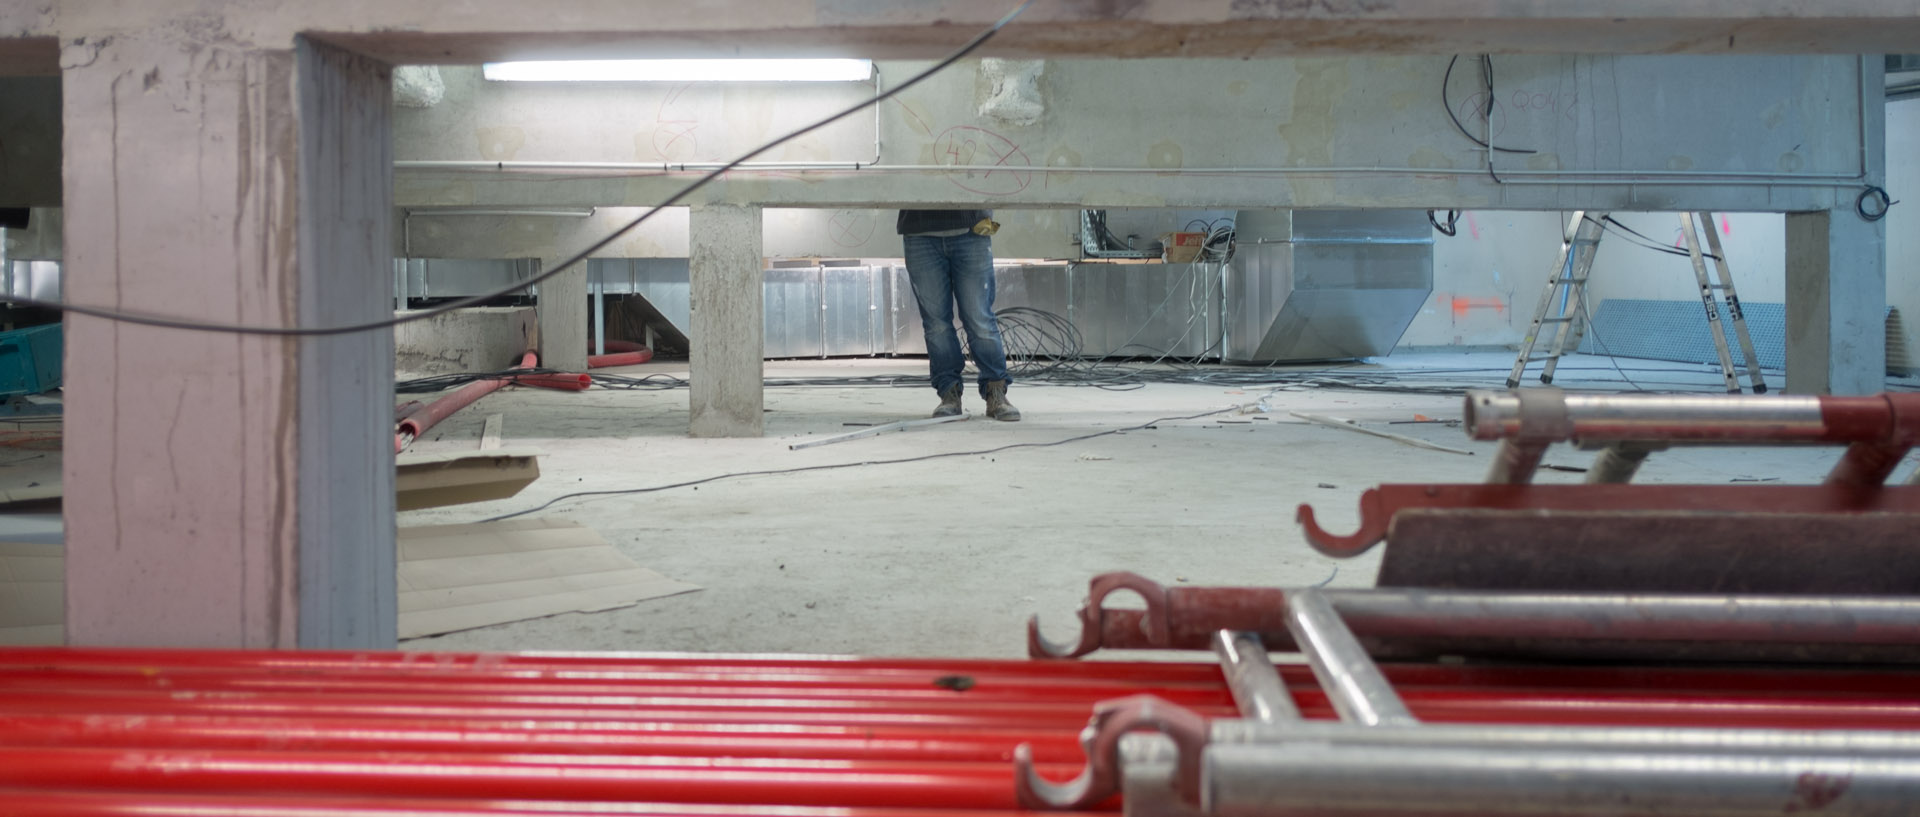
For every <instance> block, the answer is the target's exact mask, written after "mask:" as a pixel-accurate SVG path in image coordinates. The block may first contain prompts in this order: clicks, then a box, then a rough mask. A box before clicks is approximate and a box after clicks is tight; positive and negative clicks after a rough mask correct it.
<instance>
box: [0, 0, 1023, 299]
mask: <svg viewBox="0 0 1920 817" xmlns="http://www.w3.org/2000/svg"><path fill="white" fill-rule="evenodd" d="M1034 2H1035V0H1025V1H1024V2H1022V3H1021V4H1020V5H1019V6H1017V7H1015V8H1014V9H1013V10H1012V11H1010V12H1007V14H1006V16H1003V17H1001V18H1000V19H999V20H998V21H996V22H995V23H994V24H993V25H991V26H989V27H987V29H986V30H985V31H982V32H980V33H979V34H976V35H974V37H973V39H971V40H968V41H967V43H966V44H965V45H962V46H961V47H960V48H959V49H958V50H956V51H954V52H953V53H952V54H949V55H948V56H947V57H946V58H945V59H942V60H940V61H939V62H937V63H934V64H933V66H932V67H930V68H927V69H926V70H924V71H921V72H920V73H918V74H914V75H913V76H911V77H909V78H907V80H906V81H905V82H902V83H900V84H898V85H895V86H893V87H891V88H888V89H887V90H885V91H884V92H881V93H879V94H876V95H874V96H872V97H870V98H867V99H865V100H862V101H860V102H859V103H857V104H855V105H853V106H852V107H849V108H846V109H844V110H841V111H840V112H838V113H835V114H833V115H831V116H828V117H826V118H824V119H820V120H817V121H815V122H813V123H812V124H809V125H806V126H805V127H802V128H800V129H798V130H794V131H790V132H788V133H786V134H785V135H782V136H780V137H778V138H775V139H773V140H772V141H769V142H767V143H766V144H763V145H761V146H759V147H757V148H754V149H753V150H750V151H748V152H746V153H743V154H741V155H740V156H738V157H736V158H734V159H733V160H731V161H729V162H727V163H726V164H724V165H721V166H720V167H719V168H716V169H714V170H713V171H711V172H709V173H707V174H706V175H703V176H701V177H700V178H698V179H696V180H694V182H693V183H692V184H689V185H687V186H686V187H682V188H680V190H679V192H676V193H674V194H673V195H672V196H669V197H667V199H666V200H665V201H662V202H661V203H659V204H657V205H654V206H653V207H651V208H649V209H648V210H647V212H645V213H642V214H640V216H639V217H637V218H635V219H634V220H632V221H629V222H627V224H626V226H623V227H621V228H619V229H617V230H614V231H613V232H612V233H610V234H608V235H607V236H606V237H605V238H602V239H600V240H598V241H595V242H594V243H593V244H591V245H589V246H588V247H587V248H586V249H583V250H581V251H579V252H577V253H575V254H573V255H572V256H570V257H568V258H567V259H566V260H564V261H561V262H560V263H558V264H556V265H554V267H553V268H552V269H549V270H545V271H542V272H541V273H540V274H539V275H536V276H534V277H533V278H531V279H528V280H525V281H519V282H516V283H514V284H513V285H512V286H510V287H506V288H503V289H498V290H495V291H492V292H486V293H482V294H479V295H471V296H468V297H465V298H459V299H456V300H452V301H448V302H446V303H444V304H440V305H437V306H434V307H432V308H430V309H423V310H420V311H417V312H410V313H408V314H406V315H401V316H395V317H391V318H383V319H381V320H377V321H367V322H364V323H352V324H342V325H339V326H315V327H301V326H254V325H248V324H222V323H211V322H206V321H196V320H190V319H187V318H176V317H171V316H167V315H155V314H151V313H146V312H128V311H125V310H120V309H111V308H107V307H98V306H86V305H84V304H67V303H58V302H55V301H41V300H35V299H33V298H7V299H5V300H6V301H8V302H10V303H14V304H19V305H23V306H32V307H39V308H42V309H51V310H57V311H60V312H71V313H73V314H76V315H86V316H89V317H94V318H102V319H105V320H110V321H118V322H121V323H132V324H139V325H142V326H156V327H160V328H163V329H183V330H188V331H194V332H220V333H224V334H230V335H264V336H269V337H328V336H334V335H351V334H356V333H359V332H373V331H379V330H385V329H392V328H393V327H396V326H400V325H402V324H407V323H413V322H415V321H423V320H427V319H429V318H433V317H435V316H438V315H442V314H445V313H448V312H452V311H454V310H456V309H465V308H467V307H471V306H479V305H481V304H485V303H487V302H488V301H491V300H493V299H495V298H501V297H505V296H507V295H511V294H514V293H517V292H520V291H522V290H524V289H526V288H527V287H529V286H532V285H534V284H538V283H540V282H542V281H545V280H547V279H549V278H552V277H553V276H555V275H559V274H560V273H561V272H563V271H565V270H566V269H568V268H570V267H572V266H573V265H575V264H578V263H580V262H582V261H585V260H586V259H587V258H589V257H591V256H592V255H593V254H594V253H596V252H599V251H600V250H602V249H604V248H606V247H607V246H608V245H610V244H612V243H613V242H614V241H616V240H619V238H620V237H621V236H623V235H626V234H627V233H628V232H631V231H632V230H633V229H634V228H635V227H638V226H640V225H641V224H643V223H645V222H646V221H647V220H648V219H651V218H653V217H654V216H655V215H656V214H658V213H659V212H660V211H661V210H663V209H666V208H668V207H672V206H674V205H676V204H678V203H680V202H681V201H684V200H686V198H687V197H688V196H690V195H692V194H693V193H694V191H696V190H699V189H700V188H702V187H706V186H707V185H708V184H710V183H712V182H713V181H714V180H716V179H719V178H720V177H721V176H724V175H726V174H727V173H729V172H732V171H733V169H734V168H737V167H739V166H740V165H741V164H744V163H746V162H748V161H751V160H752V159H753V158H754V157H755V156H759V155H760V154H762V153H765V152H767V151H769V150H772V149H774V148H776V147H779V146H781V145H784V144H786V143H788V142H791V141H793V140H794V139H798V138H800V137H802V136H805V135H807V134H809V133H812V132H814V131H816V130H819V129H821V128H824V127H826V126H828V125H831V124H833V123H835V122H838V121H840V120H842V119H845V118H847V117H849V116H852V115H854V114H856V113H859V112H860V111H863V110H866V109H867V108H868V107H870V106H873V105H876V104H879V103H881V102H884V101H886V100H888V99H891V98H893V97H894V96H896V95H898V94H900V93H901V92H903V91H905V90H907V89H908V88H912V87H914V86H915V85H918V84H920V83H921V82H924V81H925V80H926V79H927V78H928V77H931V76H933V75H934V74H937V73H940V72H941V71H943V70H945V69H946V68H947V66H950V65H952V64H954V63H956V62H959V61H960V60H961V59H964V58H965V57H966V56H967V55H968V54H971V53H973V52H974V51H975V50H977V49H979V48H980V46H981V45H983V44H985V43H986V42H987V40H989V39H992V38H993V35H995V34H998V33H1000V30H1001V29H1002V28H1005V27H1006V26H1007V24H1008V23H1011V22H1013V20H1014V18H1015V17H1019V16H1020V14H1021V12H1024V11H1026V10H1027V7H1029V6H1031V5H1033V4H1034Z"/></svg>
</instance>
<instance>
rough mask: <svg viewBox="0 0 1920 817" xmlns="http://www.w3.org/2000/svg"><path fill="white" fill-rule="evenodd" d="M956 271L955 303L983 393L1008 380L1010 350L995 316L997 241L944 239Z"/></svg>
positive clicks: (970, 237) (975, 237) (966, 237)
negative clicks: (995, 383) (994, 242)
mask: <svg viewBox="0 0 1920 817" xmlns="http://www.w3.org/2000/svg"><path fill="white" fill-rule="evenodd" d="M942 240H944V241H946V242H948V243H947V261H948V264H949V266H950V268H951V269H952V282H953V300H954V301H955V303H957V304H959V307H960V325H961V326H962V327H964V328H965V329H966V330H967V349H968V350H969V351H971V352H972V353H973V365H974V368H976V369H978V370H979V372H980V390H981V391H980V393H981V394H982V395H985V394H986V384H988V383H991V382H994V381H1002V382H1004V381H1006V380H1007V349H1006V346H1005V345H1004V344H1002V343H1001V341H1000V322H999V320H997V319H995V318H994V316H993V240H992V239H990V238H987V237H986V236H983V235H971V234H969V235H962V236H955V237H953V238H948V239H942Z"/></svg>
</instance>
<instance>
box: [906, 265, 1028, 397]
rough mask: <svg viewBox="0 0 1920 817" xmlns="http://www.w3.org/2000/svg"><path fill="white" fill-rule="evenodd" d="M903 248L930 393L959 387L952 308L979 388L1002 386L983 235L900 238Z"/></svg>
mask: <svg viewBox="0 0 1920 817" xmlns="http://www.w3.org/2000/svg"><path fill="white" fill-rule="evenodd" d="M900 238H901V241H902V243H904V244H905V245H906V255H907V278H908V280H910V281H912V282H913V297H914V300H916V301H918V302H919V303H920V325H921V327H922V328H923V329H924V330H925V331H926V335H927V368H928V373H929V374H930V375H931V376H932V379H933V388H934V390H935V391H942V392H943V391H946V390H947V389H948V388H949V387H952V386H957V385H960V384H961V382H962V381H963V379H964V378H962V377H961V369H962V367H963V366H965V365H966V357H965V356H964V355H962V354H961V352H960V336H959V335H958V334H957V333H955V332H954V331H953V307H954V304H956V303H957V304H959V305H960V325H961V326H962V327H964V328H965V329H966V330H967V349H968V350H969V351H971V352H973V365H974V368H976V369H978V370H979V372H980V383H981V384H982V386H983V387H984V384H986V383H987V382H988V381H992V380H1007V379H1008V378H1007V349H1006V347H1005V346H1004V345H1002V344H1001V342H1000V322H999V321H997V320H995V319H994V317H993V239H991V238H988V237H986V236H983V235H974V234H972V233H968V234H966V235H957V236H952V237H946V238H943V237H939V236H926V235H908V236H901V237H900Z"/></svg>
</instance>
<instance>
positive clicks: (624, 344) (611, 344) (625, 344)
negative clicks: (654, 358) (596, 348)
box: [600, 340, 653, 354]
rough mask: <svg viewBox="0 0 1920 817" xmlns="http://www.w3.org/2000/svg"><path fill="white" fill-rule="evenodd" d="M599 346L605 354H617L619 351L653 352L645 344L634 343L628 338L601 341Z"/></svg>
mask: <svg viewBox="0 0 1920 817" xmlns="http://www.w3.org/2000/svg"><path fill="white" fill-rule="evenodd" d="M600 348H601V349H602V350H604V351H605V352H606V353H607V354H617V353H619V352H646V353H647V354H653V350H652V349H649V348H647V345H646V344H644V343H635V342H633V341H630V340H606V341H602V342H601V343H600Z"/></svg>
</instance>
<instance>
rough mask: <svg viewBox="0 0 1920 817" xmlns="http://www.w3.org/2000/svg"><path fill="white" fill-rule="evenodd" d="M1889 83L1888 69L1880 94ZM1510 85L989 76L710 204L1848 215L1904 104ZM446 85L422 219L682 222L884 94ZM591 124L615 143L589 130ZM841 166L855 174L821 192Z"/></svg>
mask: <svg viewBox="0 0 1920 817" xmlns="http://www.w3.org/2000/svg"><path fill="white" fill-rule="evenodd" d="M1863 62H1870V63H1874V66H1873V67H1874V68H1875V69H1876V71H1875V72H1874V73H1873V75H1872V77H1864V75H1863ZM1494 63H1495V65H1496V67H1497V72H1495V74H1494V75H1493V78H1494V81H1495V94H1494V97H1495V100H1496V102H1495V105H1494V107H1493V108H1492V109H1491V110H1489V111H1487V112H1486V113H1485V115H1484V116H1482V115H1481V114H1480V113H1478V112H1479V111H1481V110H1482V109H1481V107H1480V106H1482V105H1484V104H1486V103H1485V100H1486V95H1485V92H1484V90H1482V84H1481V83H1482V81H1483V77H1482V75H1481V73H1480V67H1479V65H1478V63H1477V61H1475V60H1471V59H1469V60H1466V61H1463V62H1460V63H1459V64H1458V65H1456V66H1455V67H1456V68H1458V69H1460V70H1456V71H1455V72H1454V73H1453V77H1452V82H1451V84H1450V87H1449V89H1448V90H1447V91H1446V99H1447V102H1448V103H1449V104H1450V105H1451V106H1452V107H1454V108H1456V109H1457V110H1456V113H1457V115H1459V116H1460V117H1461V119H1462V120H1463V124H1462V125H1461V126H1458V127H1457V126H1456V125H1455V123H1454V122H1453V121H1452V120H1451V119H1450V118H1449V117H1448V115H1447V109H1446V107H1443V106H1442V104H1441V100H1442V90H1441V88H1440V84H1441V83H1440V82H1439V78H1440V77H1441V76H1442V75H1444V74H1445V72H1446V71H1447V68H1448V65H1449V58H1447V57H1348V58H1331V59H1325V58H1323V59H1272V60H1165V61H1151V60H1120V59H1108V60H1056V61H1050V62H1049V63H1048V65H1047V68H1046V72H1045V74H1044V77H1043V80H1044V81H1043V86H1044V87H1043V89H1042V97H1043V98H1044V100H1045V101H1046V102H1047V105H1048V107H1047V115H1046V116H1044V117H1042V118H1041V119H1040V120H1039V121H1037V122H1032V123H1012V124H1004V123H1001V122H998V121H996V120H995V119H994V118H993V117H991V116H989V115H984V114H982V113H980V112H979V110H978V103H977V101H976V100H977V98H978V95H979V94H982V93H985V92H986V91H987V90H988V89H990V88H991V78H990V77H987V76H984V75H982V74H981V72H980V71H979V70H977V67H976V64H975V63H971V62H963V63H961V64H958V65H956V66H953V67H952V68H950V69H948V70H947V71H944V72H942V73H940V74H938V75H935V76H933V77H931V78H929V79H928V80H927V81H926V82H925V83H923V84H920V85H918V86H916V87H914V88H911V89H909V90H907V91H906V92H905V93H903V94H901V95H900V96H898V97H895V98H894V99H892V100H889V101H887V102H885V103H883V104H882V105H880V106H878V107H877V108H875V109H871V110H865V111H861V112H859V113H858V114H857V115H855V116H852V117H849V118H848V119H847V120H844V121H842V122H839V123H836V124H834V125H831V126H829V127H827V128H824V129H821V130H819V131H816V132H813V133H810V134H807V135H806V136H803V137H801V138H799V139H797V140H795V141H793V142H790V143H788V144H785V145H782V146H780V147H778V148H776V149H774V150H773V151H771V152H769V153H768V154H767V155H765V156H762V157H760V161H763V162H771V163H774V164H773V165H772V166H770V167H769V166H762V167H761V168H743V169H741V170H739V171H737V172H734V173H730V174H728V175H727V177H726V178H724V179H722V180H719V181H716V182H715V183H714V184H711V185H708V186H706V187H704V188H702V189H701V190H699V191H696V192H694V193H693V194H692V198H691V199H690V200H689V203H692V204H702V203H733V204H752V205H759V206H765V207H828V208H835V209H865V208H882V209H894V208H898V207H902V206H943V205H945V206H977V203H979V202H982V201H989V202H991V206H992V207H995V208H999V209H1011V208H1015V207H1043V208H1064V209H1074V208H1079V207H1153V208H1198V209H1215V208H1217V209H1243V208H1244V209H1255V208H1267V207H1279V208H1305V209H1320V208H1403V209H1429V208H1448V209H1505V210H1561V209H1579V208H1588V209H1606V210H1712V211H1716V212H1728V211H1732V212H1753V211H1772V212H1785V211H1794V210H1803V211H1804V210H1825V209H1829V208H1833V207H1838V206H1841V205H1842V204H1845V203H1850V202H1851V201H1852V197H1853V196H1855V195H1857V194H1858V193H1859V189H1860V185H1861V184H1862V183H1863V179H1864V176H1863V174H1862V161H1863V160H1862V144H1863V142H1864V141H1865V138H1866V137H1863V135H1862V131H1861V127H1860V126H1861V113H1860V112H1861V111H1862V110H1863V108H1865V109H1868V112H1869V114H1871V108H1873V107H1874V106H1876V105H1879V104H1880V103H1879V101H1878V100H1879V96H1878V94H1879V93H1880V88H1879V85H1880V84H1881V83H1882V82H1883V80H1881V79H1880V78H1879V76H1880V75H1879V73H1878V72H1877V67H1878V63H1879V60H1878V59H1869V60H1864V61H1863V60H1862V59H1861V58H1859V57H1809V56H1774V57H1753V56H1742V57H1696V56H1633V57H1612V56H1606V57H1584V56H1565V55H1555V56H1551V57H1503V58H1500V59H1498V60H1495V61H1494ZM924 67H925V64H924V63H901V62H888V63H882V64H881V65H880V73H881V77H882V79H883V80H884V83H885V84H886V85H888V86H889V87H891V86H896V85H898V84H899V83H900V82H902V81H903V80H904V79H906V78H907V77H908V76H909V75H910V74H913V73H916V72H918V71H919V70H921V69H923V68H924ZM442 73H443V76H444V77H445V79H446V83H447V96H446V101H445V102H443V103H442V104H441V105H438V106H435V107H434V108H430V109H409V110H404V111H402V112H401V113H400V114H399V115H398V117H397V119H398V122H397V124H396V139H397V144H398V155H399V157H400V158H401V160H402V166H401V170H400V174H399V177H398V180H397V187H396V196H397V197H398V198H399V199H400V200H401V201H402V202H404V203H406V204H407V205H409V206H415V205H420V206H426V205H432V204H435V203H446V204H465V205H472V204H480V205H483V206H485V205H494V206H505V205H535V204H540V205H572V206H581V205H642V204H648V203H651V202H657V201H662V200H665V199H666V198H668V197H669V196H671V195H673V194H674V193H676V192H678V191H679V190H680V189H681V188H682V187H683V186H685V185H686V184H688V183H689V182H690V181H691V180H692V179H693V178H694V177H695V175H696V174H697V172H698V170H699V169H700V168H699V167H695V168H692V169H683V168H682V167H681V166H680V165H679V164H678V163H682V162H713V161H717V160H722V159H725V158H728V157H730V156H733V155H736V154H738V153H740V152H743V151H745V150H747V149H749V148H751V147H753V146H756V145H758V144H761V143H763V142H765V141H766V140H768V139H772V138H774V137H776V136H779V135H781V134H783V133H786V132H787V131H789V130H791V129H793V128H796V127H799V126H801V125H802V124H805V123H806V122H808V121H809V120H810V119H811V118H813V117H815V116H819V115H822V114H824V113H825V112H827V111H831V110H837V109H839V108H841V107H843V106H846V105H850V104H853V103H855V102H857V101H859V100H861V99H863V98H865V97H866V96H867V95H869V94H871V93H872V88H871V87H869V86H866V85H863V84H859V83H841V84H824V83H823V84H820V85H818V86H811V85H810V86H809V87H807V88H803V89H777V90H776V89H755V88H744V87H741V88H680V87H677V86H671V85H662V86H660V87H651V86H647V87H639V86H634V87H628V86H627V85H624V84H619V83H599V84H585V85H579V86H575V87H569V88H568V89H566V93H564V94H559V93H555V94H533V93H529V92H528V91H527V90H526V89H525V88H524V87H521V85H520V84H517V83H503V82H489V81H485V80H483V79H481V77H480V72H479V71H478V70H477V69H472V68H457V69H447V70H445V71H443V72H442ZM1863 78H1864V79H1865V81H1863ZM602 86H605V87H602ZM1702 89H1712V90H1711V91H1706V90H1702ZM1869 96H1871V98H1872V100H1873V101H1872V102H1870V103H1867V104H1865V105H1863V104H1862V100H1863V99H1866V98H1868V97H1869ZM585 119H591V120H592V121H593V122H595V125H596V126H595V127H593V128H586V129H582V128H579V127H574V126H572V125H570V124H569V123H577V122H579V121H583V120H585ZM1489 120H1490V121H1489ZM1701 121H1712V122H1717V123H1722V125H1723V127H1720V128H1717V129H1713V128H1709V129H1702V128H1699V127H1697V124H1698V123H1699V122H1701ZM715 123H725V125H726V126H725V127H724V128H718V127H713V126H712V125H714V124H715ZM1461 127H1464V128H1466V129H1467V130H1468V131H1469V132H1470V133H1473V134H1478V135H1480V136H1484V134H1485V133H1486V129H1487V128H1489V127H1491V128H1492V130H1493V132H1494V133H1496V134H1497V136H1496V137H1495V139H1496V143H1498V144H1500V145H1501V146H1503V147H1507V148H1510V149H1525V150H1527V151H1530V152H1528V153H1525V154H1504V153H1503V154H1496V156H1495V165H1496V167H1495V168H1494V171H1493V172H1491V173H1490V172H1489V171H1488V169H1487V166H1486V154H1485V152H1484V151H1483V150H1481V149H1480V148H1479V147H1478V146H1476V145H1475V144H1474V141H1473V138H1477V137H1473V138H1470V137H1469V136H1468V135H1466V134H1463V133H1461V132H1460V128H1461ZM876 133H877V135H878V140H877V141H878V145H877V146H876ZM1868 136H1869V137H1870V136H1871V134H1869V135H1868ZM876 155H877V156H878V157H879V160H878V162H877V163H876V162H875V157H876ZM555 162H559V163H568V162H578V163H593V167H591V168H590V169H588V168H582V169H566V168H556V167H553V166H552V165H550V164H548V163H555ZM783 162H796V163H800V164H796V165H792V166H787V165H782V164H780V163H783ZM819 163H836V164H839V165H840V166H839V167H834V168H826V169H809V168H810V167H811V168H818V164H819ZM856 163H857V164H858V169H855V164H856ZM663 165H667V166H663Z"/></svg>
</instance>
